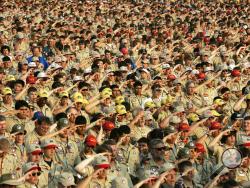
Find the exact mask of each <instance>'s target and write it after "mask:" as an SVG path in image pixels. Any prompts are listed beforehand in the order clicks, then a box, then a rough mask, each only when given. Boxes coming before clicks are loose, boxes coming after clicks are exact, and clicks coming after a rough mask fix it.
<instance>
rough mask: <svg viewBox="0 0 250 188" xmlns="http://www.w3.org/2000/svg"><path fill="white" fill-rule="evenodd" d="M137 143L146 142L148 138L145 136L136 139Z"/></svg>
mask: <svg viewBox="0 0 250 188" xmlns="http://www.w3.org/2000/svg"><path fill="white" fill-rule="evenodd" d="M137 142H138V143H146V144H147V143H148V139H147V138H145V137H141V138H140V139H139V140H138V141H137Z"/></svg>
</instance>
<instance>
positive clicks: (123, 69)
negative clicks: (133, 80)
mask: <svg viewBox="0 0 250 188" xmlns="http://www.w3.org/2000/svg"><path fill="white" fill-rule="evenodd" d="M120 71H128V68H127V67H126V66H121V67H120Z"/></svg>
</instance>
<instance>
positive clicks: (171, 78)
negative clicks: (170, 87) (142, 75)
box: [168, 74, 176, 80]
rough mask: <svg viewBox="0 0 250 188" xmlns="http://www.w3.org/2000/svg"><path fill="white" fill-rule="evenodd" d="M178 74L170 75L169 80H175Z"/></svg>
mask: <svg viewBox="0 0 250 188" xmlns="http://www.w3.org/2000/svg"><path fill="white" fill-rule="evenodd" d="M175 79H176V76H175V75H173V74H170V75H168V80H175Z"/></svg>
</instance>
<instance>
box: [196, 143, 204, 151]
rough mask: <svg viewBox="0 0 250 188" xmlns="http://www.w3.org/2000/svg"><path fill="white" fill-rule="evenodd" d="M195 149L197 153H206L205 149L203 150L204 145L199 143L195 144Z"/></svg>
mask: <svg viewBox="0 0 250 188" xmlns="http://www.w3.org/2000/svg"><path fill="white" fill-rule="evenodd" d="M195 149H196V151H197V152H199V153H205V152H206V149H205V147H204V145H203V144H201V143H196V144H195Z"/></svg>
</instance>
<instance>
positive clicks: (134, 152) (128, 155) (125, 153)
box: [118, 144, 140, 176]
mask: <svg viewBox="0 0 250 188" xmlns="http://www.w3.org/2000/svg"><path fill="white" fill-rule="evenodd" d="M118 155H120V156H121V158H122V162H123V163H125V164H126V165H127V166H128V173H129V174H131V175H133V176H135V171H136V167H137V166H138V165H139V163H140V158H139V150H138V148H136V147H135V146H133V145H131V144H129V145H125V146H123V145H122V146H120V147H119V148H118Z"/></svg>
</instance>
